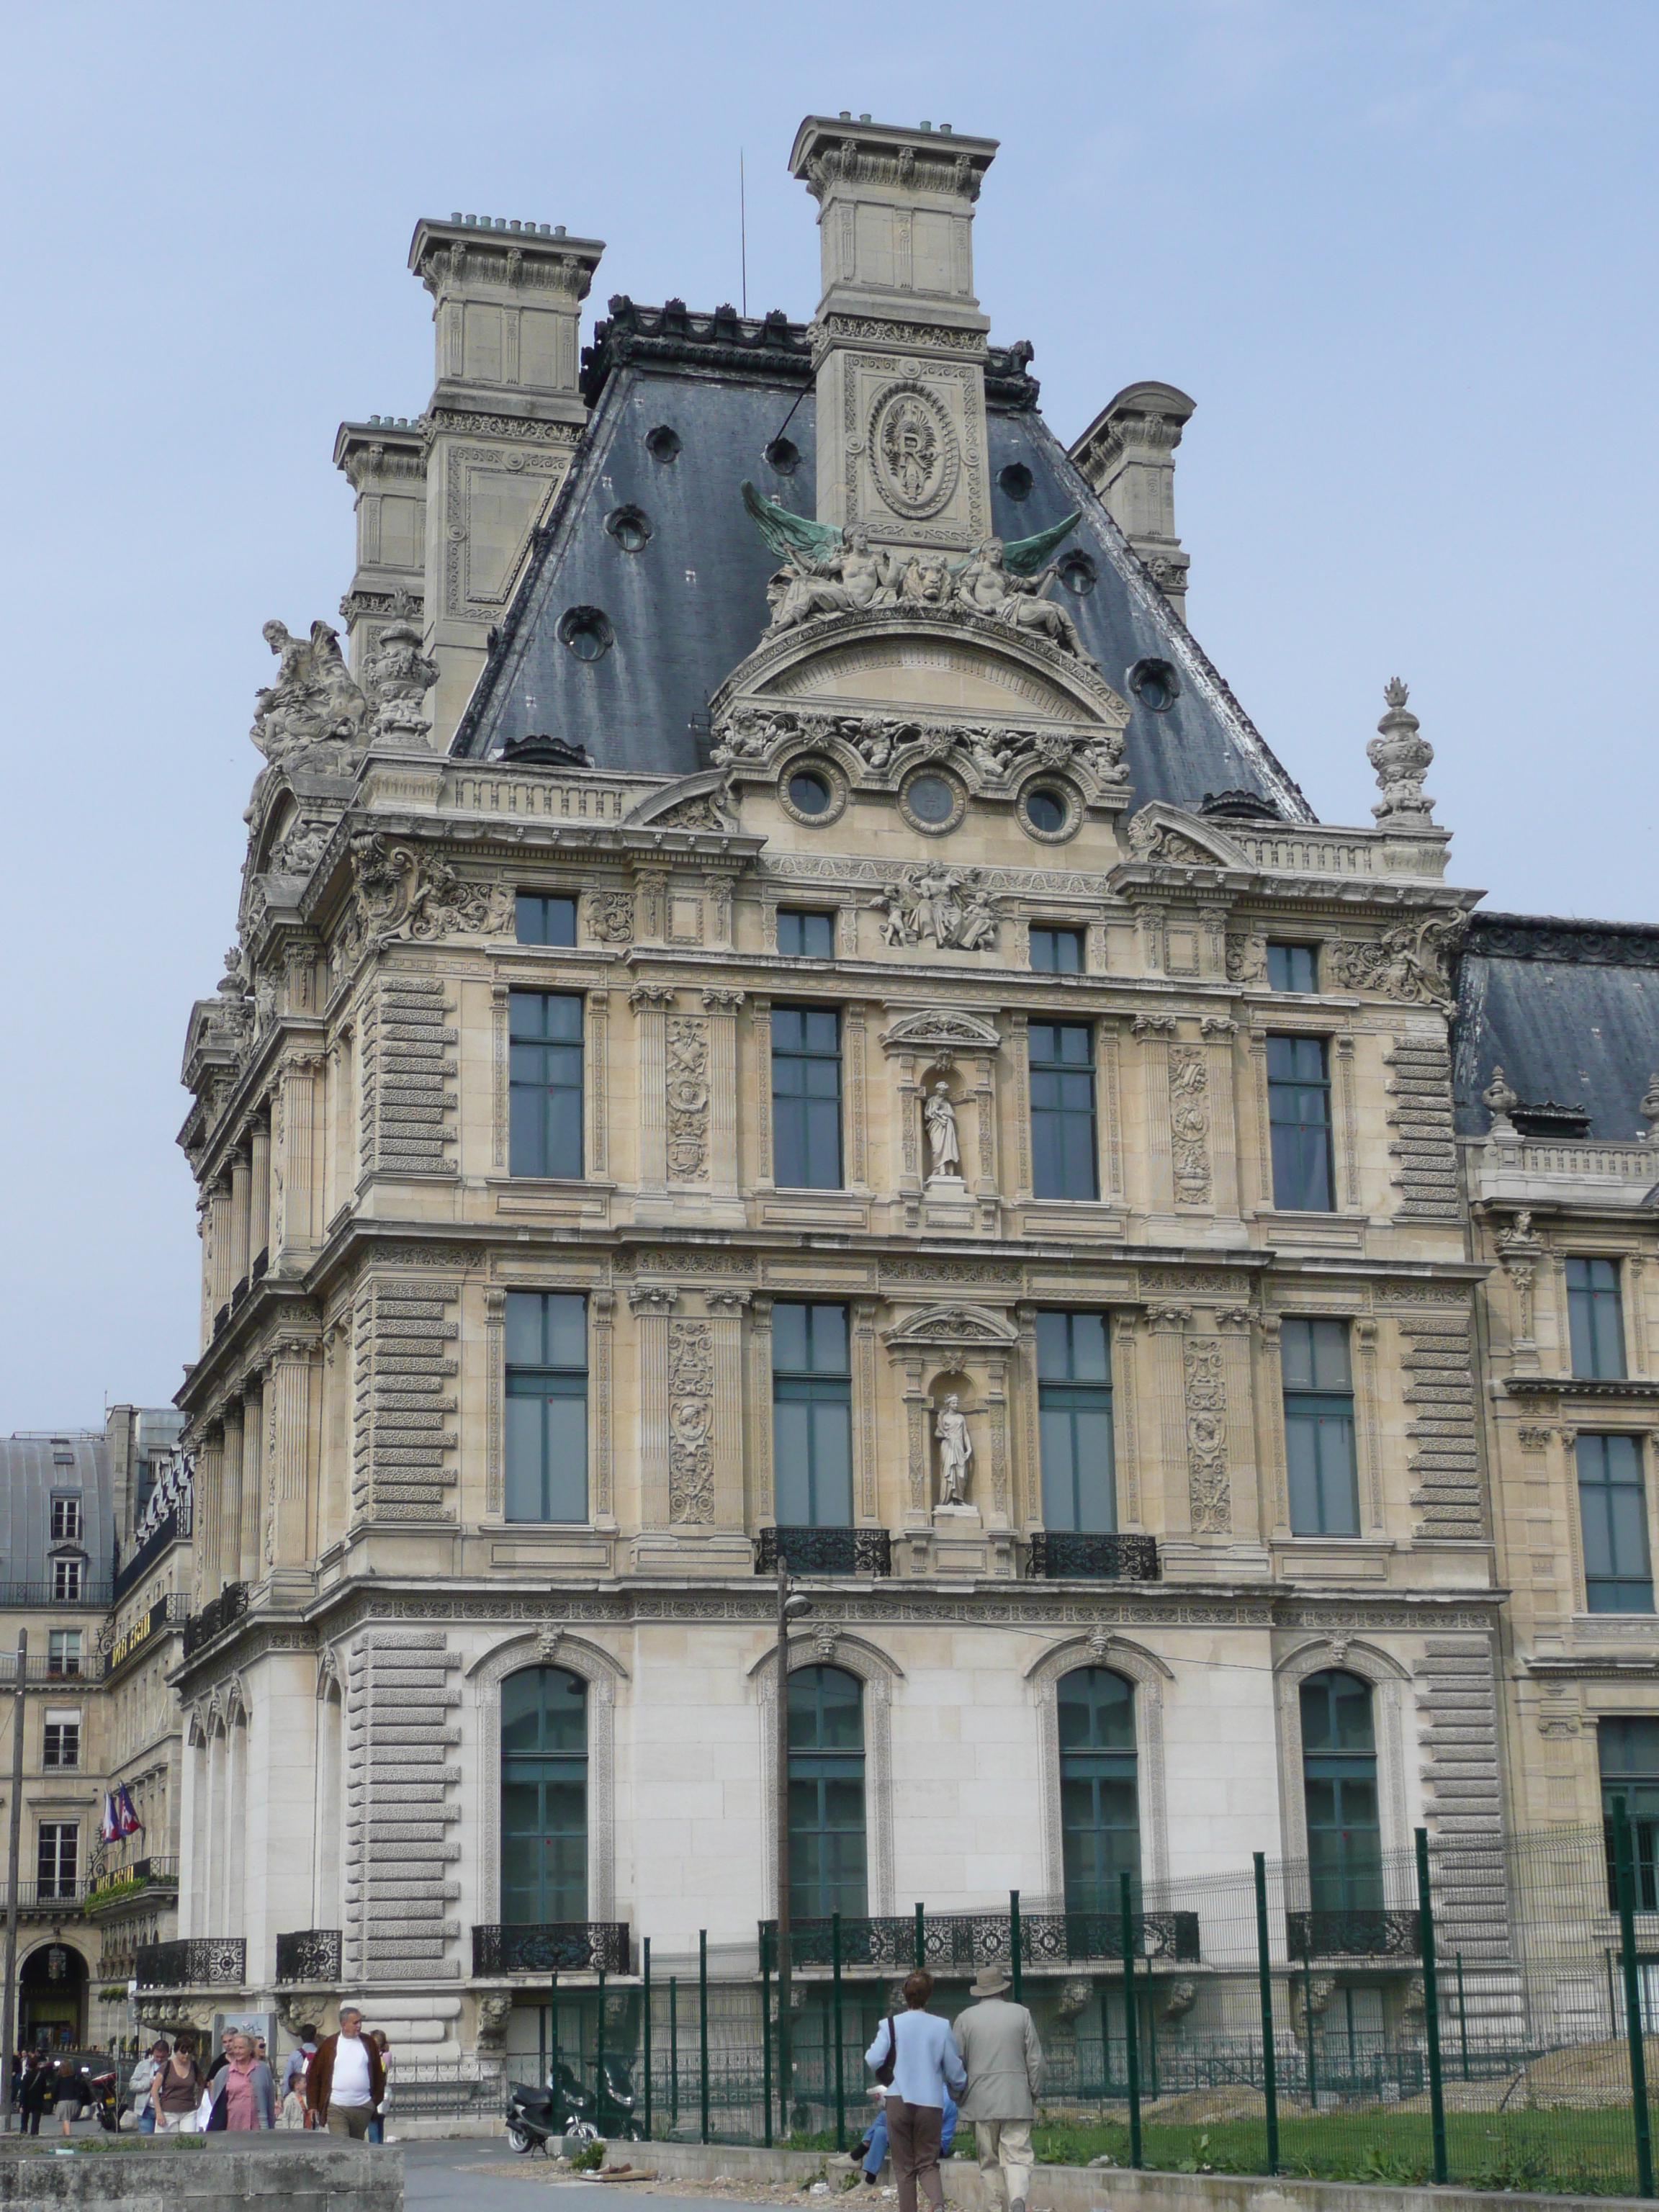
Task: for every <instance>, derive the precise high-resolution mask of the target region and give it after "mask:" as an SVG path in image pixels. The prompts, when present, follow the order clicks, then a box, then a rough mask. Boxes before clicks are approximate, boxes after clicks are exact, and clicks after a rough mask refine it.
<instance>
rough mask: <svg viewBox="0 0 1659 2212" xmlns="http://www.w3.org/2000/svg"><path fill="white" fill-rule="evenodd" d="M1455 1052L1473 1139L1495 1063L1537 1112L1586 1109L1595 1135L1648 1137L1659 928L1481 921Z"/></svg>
mask: <svg viewBox="0 0 1659 2212" xmlns="http://www.w3.org/2000/svg"><path fill="white" fill-rule="evenodd" d="M1455 1050H1456V1060H1455V1073H1454V1084H1455V1092H1456V1097H1457V1126H1458V1128H1459V1129H1460V1130H1461V1131H1462V1132H1463V1133H1466V1134H1469V1135H1484V1134H1485V1133H1486V1127H1487V1126H1488V1119H1489V1117H1488V1115H1487V1113H1486V1109H1485V1107H1483V1106H1482V1105H1481V1104H1480V1093H1481V1091H1484V1090H1485V1089H1486V1085H1487V1084H1488V1083H1489V1082H1490V1081H1491V1080H1492V1068H1493V1066H1494V1064H1495V1065H1497V1066H1501V1067H1502V1069H1503V1071H1504V1077H1505V1079H1506V1080H1507V1081H1508V1082H1509V1083H1510V1085H1512V1086H1513V1088H1514V1089H1515V1090H1516V1091H1518V1092H1519V1093H1520V1096H1521V1097H1522V1101H1523V1103H1524V1105H1526V1106H1544V1105H1555V1106H1561V1107H1568V1108H1582V1109H1583V1111H1584V1112H1585V1114H1586V1115H1588V1117H1589V1127H1588V1128H1584V1127H1583V1123H1582V1122H1581V1123H1580V1124H1579V1125H1578V1127H1579V1129H1580V1131H1581V1132H1582V1133H1583V1134H1585V1135H1588V1136H1591V1137H1600V1138H1601V1139H1606V1140H1614V1139H1623V1140H1626V1141H1627V1140H1628V1139H1631V1138H1632V1137H1638V1136H1640V1135H1641V1134H1642V1133H1643V1130H1644V1123H1643V1121H1642V1119H1641V1117H1640V1115H1638V1112H1637V1105H1638V1101H1639V1100H1640V1099H1641V1097H1642V1096H1643V1093H1644V1091H1646V1089H1647V1087H1648V1079H1649V1077H1650V1075H1651V1074H1652V1073H1653V1071H1654V1070H1655V1069H1656V1068H1659V928H1655V927H1638V926H1636V925H1632V924H1624V923H1617V922H1602V921H1553V920H1552V919H1550V918H1549V917H1548V916H1547V915H1518V914H1477V915H1474V916H1472V918H1471V921H1470V925H1469V934H1468V940H1467V942H1466V944H1465V945H1464V949H1463V953H1462V959H1461V960H1460V962H1459V964H1458V980H1457V1023H1456V1048H1455ZM1517 1114H1518V1115H1520V1109H1517ZM1520 1118H1521V1119H1522V1126H1523V1127H1524V1126H1525V1124H1524V1116H1520ZM1564 1133H1566V1132H1565V1131H1564Z"/></svg>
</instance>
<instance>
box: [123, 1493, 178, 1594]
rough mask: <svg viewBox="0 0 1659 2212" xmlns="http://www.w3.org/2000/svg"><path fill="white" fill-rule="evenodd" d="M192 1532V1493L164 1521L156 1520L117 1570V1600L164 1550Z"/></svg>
mask: <svg viewBox="0 0 1659 2212" xmlns="http://www.w3.org/2000/svg"><path fill="white" fill-rule="evenodd" d="M190 1532H191V1508H190V1499H189V1496H188V1494H186V1495H185V1497H184V1498H180V1499H179V1502H178V1504H176V1505H174V1506H173V1508H172V1509H171V1510H170V1511H169V1512H167V1514H166V1515H165V1516H163V1517H162V1519H161V1520H160V1521H158V1522H156V1524H155V1528H152V1529H151V1530H150V1532H149V1535H148V1536H146V1537H145V1539H144V1541H143V1543H142V1544H140V1545H139V1546H138V1547H137V1550H136V1551H135V1552H133V1553H131V1556H130V1557H128V1558H127V1559H124V1560H123V1561H122V1562H121V1564H120V1565H119V1566H118V1568H117V1569H116V1571H115V1597H116V1600H117V1601H119V1600H120V1599H121V1598H123V1597H125V1595H126V1593H127V1592H128V1591H129V1590H130V1589H131V1588H132V1586H133V1584H134V1583H136V1582H137V1581H139V1580H140V1579H141V1578H142V1577H143V1576H144V1575H146V1574H148V1573H149V1570H150V1568H151V1567H153V1566H154V1565H155V1562H156V1561H157V1559H160V1558H161V1554H162V1553H164V1552H166V1551H167V1550H168V1549H169V1547H171V1546H173V1545H174V1544H177V1543H179V1542H180V1541H182V1540H183V1539H184V1538H185V1537H186V1536H188V1535H189V1534H190Z"/></svg>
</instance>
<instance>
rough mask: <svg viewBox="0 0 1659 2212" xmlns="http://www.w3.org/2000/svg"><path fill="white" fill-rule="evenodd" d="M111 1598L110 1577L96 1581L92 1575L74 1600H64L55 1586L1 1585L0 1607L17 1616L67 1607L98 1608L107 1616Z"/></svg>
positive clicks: (83, 1582) (66, 1598)
mask: <svg viewBox="0 0 1659 2212" xmlns="http://www.w3.org/2000/svg"><path fill="white" fill-rule="evenodd" d="M112 1595H113V1591H112V1584H111V1583H110V1581H109V1579H108V1577H104V1579H103V1580H101V1581H95V1580H94V1578H93V1577H91V1576H90V1575H83V1576H82V1578H81V1586H80V1588H79V1589H78V1590H77V1591H76V1594H75V1595H74V1596H73V1597H66V1596H64V1595H63V1593H62V1592H61V1591H60V1590H59V1589H58V1586H57V1584H56V1583H0V1607H3V1608H6V1609H9V1610H10V1611H12V1612H14V1613H48V1612H50V1613H58V1612H61V1611H62V1610H63V1609H64V1607H65V1606H71V1605H73V1606H91V1607H97V1608H98V1609H99V1610H100V1612H106V1611H107V1610H108V1608H109V1605H110V1601H111V1598H112Z"/></svg>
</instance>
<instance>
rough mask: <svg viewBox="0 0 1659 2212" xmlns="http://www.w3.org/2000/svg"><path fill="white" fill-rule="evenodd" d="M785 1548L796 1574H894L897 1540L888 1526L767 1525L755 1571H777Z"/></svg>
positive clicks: (757, 1543)
mask: <svg viewBox="0 0 1659 2212" xmlns="http://www.w3.org/2000/svg"><path fill="white" fill-rule="evenodd" d="M780 1552H781V1553H782V1554H783V1556H784V1558H785V1559H786V1560H787V1562H788V1565H789V1571H790V1572H791V1573H792V1574H796V1575H890V1574H891V1573H892V1571H893V1543H892V1539H891V1537H890V1536H889V1534H888V1533H887V1531H886V1530H885V1529H884V1528H763V1529H762V1530H761V1532H760V1534H759V1535H758V1536H757V1537H756V1539H755V1572H756V1573H757V1575H775V1574H776V1572H777V1571H778V1554H779V1553H780Z"/></svg>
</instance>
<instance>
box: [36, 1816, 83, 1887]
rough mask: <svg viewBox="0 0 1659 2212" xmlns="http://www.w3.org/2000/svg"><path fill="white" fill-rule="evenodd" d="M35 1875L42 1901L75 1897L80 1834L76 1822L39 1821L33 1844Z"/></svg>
mask: <svg viewBox="0 0 1659 2212" xmlns="http://www.w3.org/2000/svg"><path fill="white" fill-rule="evenodd" d="M34 1872H35V1878H36V1880H37V1881H38V1882H39V1883H40V1897H41V1898H42V1899H48V1898H64V1899H68V1898H72V1897H73V1896H74V1895H75V1886H76V1881H78V1880H79V1878H80V1873H81V1831H80V1828H79V1827H78V1826H77V1825H76V1822H75V1821H73V1820H42V1821H41V1823H40V1829H39V1831H38V1833H37V1838H36V1842H35V1859H34Z"/></svg>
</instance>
